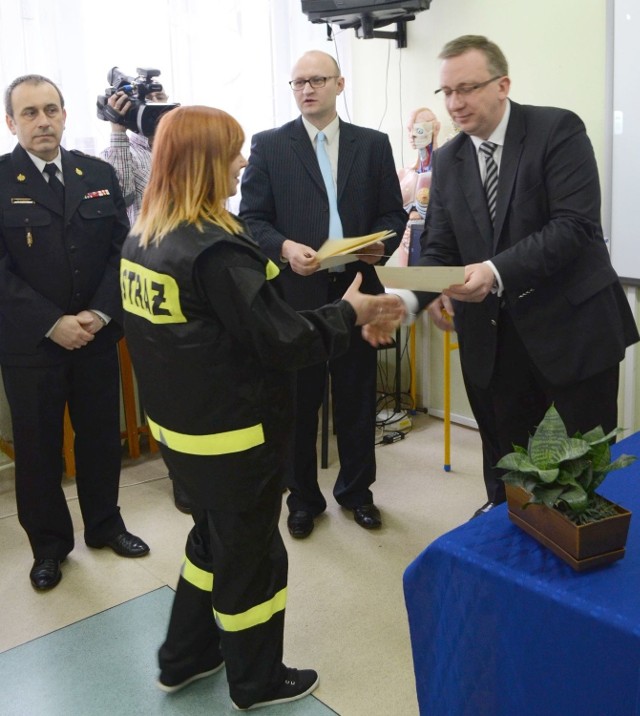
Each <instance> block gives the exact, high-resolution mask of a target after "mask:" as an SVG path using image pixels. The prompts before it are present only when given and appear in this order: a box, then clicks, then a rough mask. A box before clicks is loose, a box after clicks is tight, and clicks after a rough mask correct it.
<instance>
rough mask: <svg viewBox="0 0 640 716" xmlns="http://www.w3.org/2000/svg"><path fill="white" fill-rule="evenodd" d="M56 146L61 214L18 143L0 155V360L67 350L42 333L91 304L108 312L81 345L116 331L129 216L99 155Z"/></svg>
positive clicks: (53, 358)
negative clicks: (59, 163) (61, 184)
mask: <svg viewBox="0 0 640 716" xmlns="http://www.w3.org/2000/svg"><path fill="white" fill-rule="evenodd" d="M61 152H62V167H63V175H64V183H65V208H64V217H63V216H62V212H61V211H60V208H59V207H58V206H57V202H56V199H55V196H54V194H53V192H52V191H51V188H50V187H49V186H48V184H47V182H46V180H45V179H44V177H43V176H42V174H41V172H39V171H38V169H37V168H36V166H35V165H34V163H33V161H32V160H31V158H30V157H29V155H28V154H27V153H26V152H25V150H24V149H23V148H22V147H21V146H20V145H18V146H16V148H15V149H14V150H13V152H12V153H11V154H5V155H4V156H2V157H0V192H1V195H0V362H1V363H3V364H10V365H50V364H54V363H57V362H61V361H63V360H65V358H66V356H67V355H68V351H66V350H65V349H63V348H61V347H60V346H58V345H57V344H55V343H54V342H53V341H51V340H49V339H48V338H45V334H46V333H47V332H48V331H49V329H50V328H51V327H52V326H53V325H54V324H55V322H56V321H57V320H58V319H59V318H60V317H61V316H62V315H65V314H76V313H79V312H80V311H82V310H84V309H97V310H99V311H102V312H103V313H105V314H106V315H108V316H110V317H111V318H112V320H111V322H110V323H109V324H108V325H107V326H105V327H104V328H103V329H102V330H100V331H99V332H98V333H97V334H96V337H95V339H94V340H93V341H91V342H90V343H89V344H88V345H87V346H86V347H85V348H83V349H81V350H82V351H87V352H88V353H91V352H94V351H99V350H101V348H103V347H104V346H106V345H112V344H113V343H115V341H117V340H118V339H119V338H120V337H121V335H122V332H121V323H122V307H121V300H120V288H119V272H118V268H119V261H120V247H121V246H122V242H123V241H124V239H125V237H126V235H127V233H128V230H129V221H128V219H127V214H126V210H125V206H124V201H123V199H122V193H121V191H120V186H119V184H118V180H117V178H116V174H115V172H114V170H113V168H112V167H111V166H110V165H109V164H107V162H104V161H102V160H101V159H97V158H95V157H90V156H88V155H85V154H82V153H81V152H77V151H70V152H68V151H66V150H64V149H61Z"/></svg>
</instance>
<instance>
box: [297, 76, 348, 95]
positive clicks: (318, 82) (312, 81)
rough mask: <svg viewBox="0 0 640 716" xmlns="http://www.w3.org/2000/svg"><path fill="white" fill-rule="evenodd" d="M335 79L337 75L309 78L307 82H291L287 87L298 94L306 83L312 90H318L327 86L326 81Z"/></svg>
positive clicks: (301, 80) (300, 80)
mask: <svg viewBox="0 0 640 716" xmlns="http://www.w3.org/2000/svg"><path fill="white" fill-rule="evenodd" d="M335 79H338V75H331V76H330V77H309V79H308V80H303V79H299V80H291V82H289V86H290V87H291V89H292V90H293V91H294V92H300V90H303V89H304V86H305V85H306V84H307V82H308V83H309V85H310V86H311V87H312V88H313V89H320V87H324V86H325V85H326V84H327V80H335Z"/></svg>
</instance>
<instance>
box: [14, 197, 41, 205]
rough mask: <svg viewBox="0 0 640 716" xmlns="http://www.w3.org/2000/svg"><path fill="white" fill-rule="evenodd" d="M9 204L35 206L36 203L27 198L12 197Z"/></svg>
mask: <svg viewBox="0 0 640 716" xmlns="http://www.w3.org/2000/svg"><path fill="white" fill-rule="evenodd" d="M11 203H12V204H35V203H36V202H35V201H34V200H33V199H29V197H27V196H12V197H11Z"/></svg>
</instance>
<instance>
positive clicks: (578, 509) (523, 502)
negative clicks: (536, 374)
mask: <svg viewBox="0 0 640 716" xmlns="http://www.w3.org/2000/svg"><path fill="white" fill-rule="evenodd" d="M619 432H621V431H620V430H619V429H616V430H613V431H612V432H610V433H609V434H608V435H605V433H604V430H603V429H602V427H597V428H594V429H593V430H590V431H589V432H588V433H585V434H584V435H581V434H580V433H576V435H574V436H573V437H569V435H568V434H567V430H566V428H565V425H564V422H563V421H562V418H561V417H560V414H559V413H558V411H557V410H556V408H555V406H553V405H551V407H550V408H549V410H547V413H546V414H545V416H544V418H543V420H542V422H541V423H540V425H538V427H537V429H536V431H535V433H534V435H533V436H532V437H530V438H529V444H528V446H527V447H526V448H524V447H521V446H517V445H514V452H511V453H509V454H508V455H505V456H504V457H503V458H502V459H501V460H500V461H499V462H498V467H499V468H502V469H504V470H507V472H506V474H504V475H503V476H502V479H503V480H504V482H505V485H506V492H507V507H508V513H509V518H510V519H511V521H512V522H514V523H515V524H517V525H518V526H519V527H521V528H522V529H523V530H524V531H525V532H527V533H528V534H530V535H531V536H532V537H534V538H535V539H537V540H538V541H539V542H541V543H542V544H544V545H545V546H547V547H548V548H549V549H551V550H552V551H553V552H554V553H555V554H556V555H557V556H558V557H560V558H561V559H563V560H564V561H565V562H567V563H568V564H570V565H571V566H572V567H573V568H574V569H576V570H583V569H588V568H591V567H596V566H599V565H602V564H608V563H609V562H613V561H615V560H617V559H621V558H622V557H623V556H624V546H625V544H626V539H627V532H628V530H629V522H630V520H631V513H630V512H629V511H628V510H625V509H624V508H623V507H620V506H619V505H615V504H613V503H612V502H609V501H608V500H607V499H605V498H604V497H602V496H601V495H599V494H598V493H597V492H596V490H597V488H598V487H599V486H600V484H601V483H602V481H603V480H604V478H605V477H606V475H608V474H609V473H610V472H612V471H613V470H617V469H619V468H622V467H626V466H627V465H630V464H631V463H632V462H634V460H635V459H636V458H635V456H633V455H620V457H618V458H617V459H616V460H614V461H613V462H612V461H611V450H610V444H611V439H612V438H613V437H614V436H615V435H617V434H618V433H619Z"/></svg>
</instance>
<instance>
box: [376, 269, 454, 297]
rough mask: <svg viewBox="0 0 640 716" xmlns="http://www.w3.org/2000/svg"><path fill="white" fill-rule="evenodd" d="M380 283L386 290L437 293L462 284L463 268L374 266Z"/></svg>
mask: <svg viewBox="0 0 640 716" xmlns="http://www.w3.org/2000/svg"><path fill="white" fill-rule="evenodd" d="M375 269H376V273H377V274H378V278H379V279H380V283H382V285H383V286H386V287H387V288H408V289H409V290H410V291H437V292H438V293H440V291H442V290H443V289H445V288H449V286H454V285H459V284H463V283H464V266H389V267H387V266H376V267H375Z"/></svg>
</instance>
